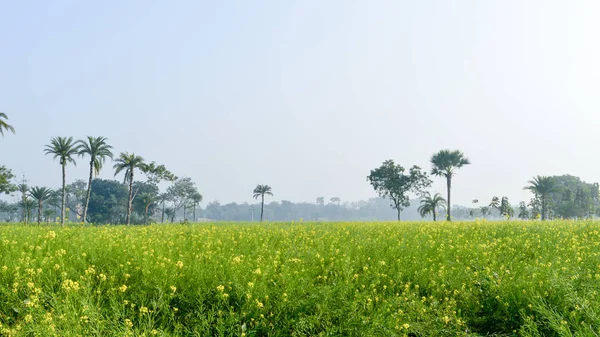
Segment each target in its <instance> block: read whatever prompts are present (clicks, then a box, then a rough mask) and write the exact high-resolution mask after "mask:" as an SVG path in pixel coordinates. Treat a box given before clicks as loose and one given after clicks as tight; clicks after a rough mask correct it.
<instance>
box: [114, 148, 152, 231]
mask: <svg viewBox="0 0 600 337" xmlns="http://www.w3.org/2000/svg"><path fill="white" fill-rule="evenodd" d="M143 166H144V158H142V157H140V156H136V155H135V153H131V154H129V153H128V152H125V153H121V154H120V155H119V158H117V159H116V160H115V165H114V166H113V168H114V169H115V176H117V175H118V174H119V173H121V171H123V170H125V179H123V182H124V183H127V182H129V202H128V204H127V225H129V224H130V223H131V209H132V203H133V172H134V171H135V169H136V168H141V167H143Z"/></svg>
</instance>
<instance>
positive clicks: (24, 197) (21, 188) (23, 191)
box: [17, 178, 29, 223]
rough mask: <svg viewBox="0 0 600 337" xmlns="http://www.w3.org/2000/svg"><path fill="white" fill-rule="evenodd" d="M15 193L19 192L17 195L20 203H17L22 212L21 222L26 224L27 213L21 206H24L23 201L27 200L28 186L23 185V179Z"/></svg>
mask: <svg viewBox="0 0 600 337" xmlns="http://www.w3.org/2000/svg"><path fill="white" fill-rule="evenodd" d="M17 191H19V193H21V201H20V202H19V205H20V206H21V208H22V210H23V216H22V221H23V222H25V223H27V211H26V209H25V208H24V207H23V205H25V201H26V200H27V197H28V194H29V185H27V183H25V178H23V181H22V182H21V183H20V184H19V185H17Z"/></svg>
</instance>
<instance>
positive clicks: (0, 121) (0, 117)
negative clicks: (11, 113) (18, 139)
mask: <svg viewBox="0 0 600 337" xmlns="http://www.w3.org/2000/svg"><path fill="white" fill-rule="evenodd" d="M7 120H8V116H7V115H6V114H5V113H4V112H0V135H2V137H4V131H5V130H6V131H10V132H12V133H13V134H14V133H15V128H13V127H12V126H10V125H8V123H7V122H6V121H7Z"/></svg>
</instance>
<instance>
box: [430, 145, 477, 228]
mask: <svg viewBox="0 0 600 337" xmlns="http://www.w3.org/2000/svg"><path fill="white" fill-rule="evenodd" d="M431 164H432V165H433V167H432V168H431V174H433V175H434V176H438V177H440V176H443V177H446V188H447V190H448V197H447V199H446V202H447V205H448V207H446V210H447V212H446V220H447V221H450V220H451V219H452V216H451V214H450V212H451V208H452V204H451V203H450V195H451V189H452V177H454V175H456V170H457V169H459V168H461V167H463V166H465V165H469V164H471V162H470V161H469V159H468V158H467V157H465V155H464V154H463V153H462V152H461V151H459V150H454V151H451V150H441V151H440V152H438V153H436V154H434V155H433V156H432V157H431Z"/></svg>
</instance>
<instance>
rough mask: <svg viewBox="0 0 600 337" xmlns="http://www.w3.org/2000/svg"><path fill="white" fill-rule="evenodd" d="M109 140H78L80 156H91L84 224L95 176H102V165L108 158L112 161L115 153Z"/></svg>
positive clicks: (102, 138) (90, 138) (95, 138)
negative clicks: (108, 142)
mask: <svg viewBox="0 0 600 337" xmlns="http://www.w3.org/2000/svg"><path fill="white" fill-rule="evenodd" d="M106 141H107V139H106V138H104V137H90V136H88V137H87V139H86V140H78V141H77V144H79V145H78V147H77V151H78V154H79V155H80V156H82V157H83V156H85V155H88V156H90V178H89V181H88V188H87V195H86V197H85V205H84V207H83V222H84V223H85V222H86V221H87V212H88V205H89V202H90V196H91V194H92V179H93V177H94V176H97V175H98V174H100V170H101V169H102V165H103V164H104V163H105V162H106V159H107V158H110V159H112V157H113V153H112V151H111V149H112V146H110V145H108V144H107V143H106Z"/></svg>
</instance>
